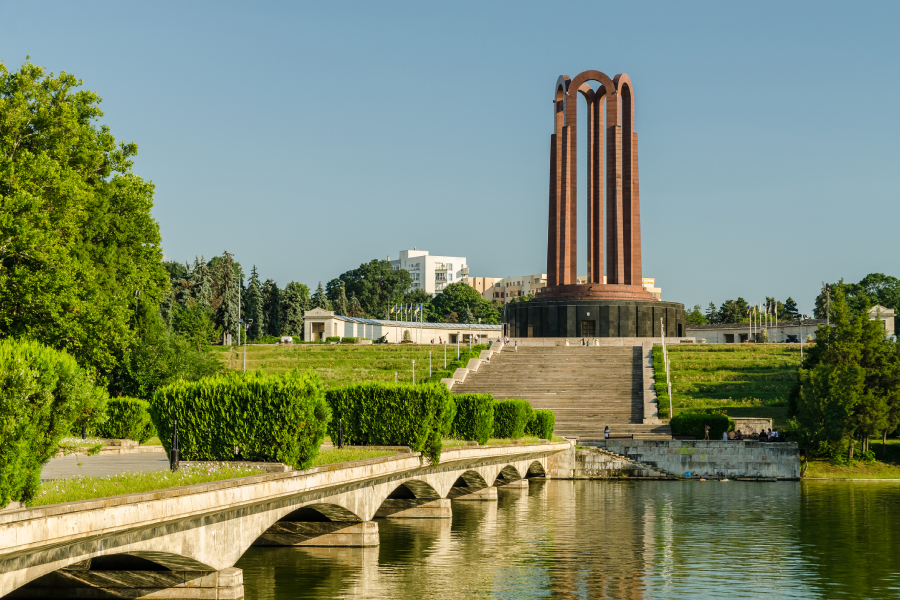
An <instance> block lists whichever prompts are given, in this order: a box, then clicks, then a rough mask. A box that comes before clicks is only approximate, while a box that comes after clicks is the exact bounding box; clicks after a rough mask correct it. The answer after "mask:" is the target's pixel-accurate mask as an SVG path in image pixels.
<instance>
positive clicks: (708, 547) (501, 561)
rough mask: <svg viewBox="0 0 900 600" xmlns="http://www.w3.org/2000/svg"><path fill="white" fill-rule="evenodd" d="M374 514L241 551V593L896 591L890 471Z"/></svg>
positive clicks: (564, 494) (510, 595)
mask: <svg viewBox="0 0 900 600" xmlns="http://www.w3.org/2000/svg"><path fill="white" fill-rule="evenodd" d="M378 525H379V528H380V535H381V545H380V546H379V547H377V548H293V547H284V548H272V547H253V548H251V549H250V550H249V551H248V552H247V553H246V554H245V555H244V556H243V557H242V558H241V560H240V561H239V562H238V563H237V564H236V565H235V566H236V567H239V568H242V569H243V570H244V591H245V594H246V598H247V599H248V600H289V599H291V600H292V599H295V598H373V599H379V600H381V599H385V600H386V599H395V598H441V599H444V600H452V599H456V598H485V597H490V598H503V599H519V598H760V597H770V598H771V597H778V598H786V597H791V598H886V597H900V561H898V552H900V482H884V483H879V482H856V483H853V482H829V481H809V482H777V483H755V482H736V481H729V482H716V481H707V482H700V481H693V482H665V481H647V482H634V481H561V480H560V481H533V482H532V483H531V485H530V487H529V488H528V489H523V490H518V491H515V490H502V489H501V490H500V500H499V502H454V503H453V518H452V519H443V520H424V519H423V520H384V519H381V520H378Z"/></svg>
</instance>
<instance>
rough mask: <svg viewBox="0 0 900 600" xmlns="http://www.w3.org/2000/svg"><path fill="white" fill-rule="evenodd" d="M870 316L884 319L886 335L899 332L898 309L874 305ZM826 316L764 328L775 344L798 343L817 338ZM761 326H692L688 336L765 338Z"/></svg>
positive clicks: (715, 340) (734, 340) (727, 340)
mask: <svg viewBox="0 0 900 600" xmlns="http://www.w3.org/2000/svg"><path fill="white" fill-rule="evenodd" d="M868 312H869V319H870V320H871V321H881V324H882V326H883V327H884V334H885V335H887V336H893V335H895V331H894V316H895V315H894V310H893V309H890V308H885V307H883V306H873V307H872V308H870V309H869V311H868ZM825 323H827V321H826V320H825V319H806V320H801V321H781V322H779V323H778V324H777V325H776V324H774V323H771V322H770V323H769V324H768V326H766V324H765V323H763V324H762V326H761V328H762V329H765V330H766V335H767V337H768V338H769V342H775V343H779V344H780V343H782V342H788V343H798V342H801V341H802V342H805V341H806V340H807V338H809V337H811V338H812V339H816V329H818V327H819V325H825ZM759 329H760V326H758V325H754V326H753V327H752V329H751V327H750V323H719V324H716V325H688V326H687V335H689V336H692V337H695V338H697V339H698V340H699V339H705V340H706V343H707V344H740V343H743V342H746V341H750V342H758V341H761V333H760V331H759Z"/></svg>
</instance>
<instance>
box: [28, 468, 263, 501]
mask: <svg viewBox="0 0 900 600" xmlns="http://www.w3.org/2000/svg"><path fill="white" fill-rule="evenodd" d="M261 474H262V471H260V470H259V469H257V468H250V467H242V466H235V465H229V464H228V463H223V462H220V463H215V462H211V463H207V464H206V465H202V466H201V465H191V466H188V465H185V466H183V467H182V468H181V469H179V470H178V471H175V472H172V471H149V472H141V473H132V472H125V473H118V474H116V475H107V476H106V477H72V478H69V479H57V480H54V481H48V482H45V483H42V484H41V486H40V488H38V492H37V495H36V496H35V498H34V499H32V500H31V501H29V502H27V503H26V506H28V507H30V508H32V507H35V506H45V505H47V504H58V503H60V502H76V501H78V500H90V499H92V498H106V497H108V496H120V495H123V494H136V493H138V492H151V491H154V490H164V489H166V488H173V487H178V486H182V485H194V484H196V483H208V482H210V481H220V480H222V479H234V478H235V477H248V476H250V475H261Z"/></svg>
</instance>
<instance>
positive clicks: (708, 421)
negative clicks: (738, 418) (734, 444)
mask: <svg viewBox="0 0 900 600" xmlns="http://www.w3.org/2000/svg"><path fill="white" fill-rule="evenodd" d="M670 424H671V426H672V435H693V436H697V439H698V440H702V439H703V433H704V429H705V427H706V426H707V425H709V439H710V440H721V439H722V433H724V432H726V431H733V430H734V421H733V420H732V419H731V417H729V416H727V415H723V414H708V413H678V414H677V415H675V416H674V417H672V420H671V422H670Z"/></svg>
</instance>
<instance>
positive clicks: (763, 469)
mask: <svg viewBox="0 0 900 600" xmlns="http://www.w3.org/2000/svg"><path fill="white" fill-rule="evenodd" d="M578 444H579V445H580V446H592V447H594V448H597V449H598V450H601V451H605V454H602V453H598V452H597V451H593V450H578V451H577V452H576V468H575V477H576V478H612V477H619V476H621V475H626V476H632V477H646V476H648V475H647V472H646V469H647V468H654V469H657V470H659V471H662V472H666V473H670V474H673V475H677V476H682V477H683V476H685V474H686V473H690V474H691V476H693V477H697V476H699V477H715V476H716V474H717V473H719V472H721V473H724V474H725V476H726V477H751V478H762V479H799V478H800V450H799V448H798V447H797V444H795V443H792V442H784V443H764V442H763V443H761V442H735V441H731V442H719V441H716V442H707V441H689V440H579V442H578ZM616 456H618V457H619V458H618V459H617V458H616ZM627 461H631V463H629V462H627ZM642 470H643V471H644V474H632V473H640V472H641V471H642ZM607 474H608V475H607Z"/></svg>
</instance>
